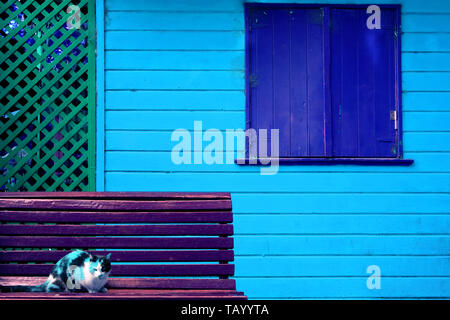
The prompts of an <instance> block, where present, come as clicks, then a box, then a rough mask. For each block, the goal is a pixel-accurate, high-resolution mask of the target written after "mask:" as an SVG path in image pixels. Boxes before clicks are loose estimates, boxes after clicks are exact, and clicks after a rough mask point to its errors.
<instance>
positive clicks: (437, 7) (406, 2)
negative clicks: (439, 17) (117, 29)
mask: <svg viewBox="0 0 450 320" xmlns="http://www.w3.org/2000/svg"><path fill="white" fill-rule="evenodd" d="M252 2H262V3H264V2H268V3H306V4H310V3H311V1H310V0H255V1H252ZM314 3H325V4H327V3H329V1H328V0H316V1H314ZM333 3H336V4H357V5H362V4H367V5H371V4H373V1H371V0H335V1H334V2H333ZM380 3H381V4H393V5H397V4H402V11H403V12H404V13H421V12H431V13H450V8H448V6H443V5H442V1H441V0H430V1H428V2H427V5H426V6H424V5H423V1H422V0H383V1H380ZM106 8H107V10H156V11H158V10H170V9H172V10H182V11H186V10H187V11H196V12H197V11H208V10H211V11H216V10H218V11H221V10H226V11H239V12H242V11H243V1H242V0H219V1H214V2H208V4H207V5H205V2H204V1H202V0H194V1H189V2H187V1H183V0H176V1H173V2H171V5H170V8H169V7H168V5H167V3H164V2H160V1H158V0H151V1H146V0H138V1H134V2H133V3H127V2H121V1H120V0H107V2H106Z"/></svg>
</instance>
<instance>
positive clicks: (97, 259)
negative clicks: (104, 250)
mask: <svg viewBox="0 0 450 320" xmlns="http://www.w3.org/2000/svg"><path fill="white" fill-rule="evenodd" d="M90 258H91V261H90V267H89V269H90V272H91V273H92V274H93V275H94V276H96V277H99V278H102V277H104V276H105V275H108V274H109V272H110V271H111V254H110V253H109V254H108V255H106V256H104V257H101V256H94V255H91V257H90Z"/></svg>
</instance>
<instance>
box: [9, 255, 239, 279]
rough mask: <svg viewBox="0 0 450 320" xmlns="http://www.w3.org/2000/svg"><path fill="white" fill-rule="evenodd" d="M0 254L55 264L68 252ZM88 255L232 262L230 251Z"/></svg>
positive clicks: (134, 259) (136, 259) (13, 259)
mask: <svg viewBox="0 0 450 320" xmlns="http://www.w3.org/2000/svg"><path fill="white" fill-rule="evenodd" d="M0 253H1V254H0V261H1V262H57V261H58V260H59V259H61V258H62V257H64V256H65V255H66V254H68V253H70V251H67V250H52V251H49V250H45V251H39V250H28V251H27V250H4V251H0ZM89 253H91V254H94V255H99V256H105V255H107V254H108V253H113V254H112V256H111V261H112V262H166V261H167V262H169V261H170V262H184V261H205V262H206V261H233V251H232V250H173V251H169V250H130V251H120V250H114V251H111V250H109V251H102V250H89ZM0 281H1V280H0Z"/></svg>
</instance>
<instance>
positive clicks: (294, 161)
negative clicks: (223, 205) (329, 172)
mask: <svg viewBox="0 0 450 320" xmlns="http://www.w3.org/2000/svg"><path fill="white" fill-rule="evenodd" d="M270 160H271V158H258V159H249V158H240V159H235V160H234V163H236V164H237V165H247V166H248V165H250V166H251V165H253V166H255V165H256V166H261V165H270V164H271V161H270ZM273 160H275V159H273ZM413 162H414V160H412V159H399V158H279V159H278V163H279V164H282V165H337V164H350V165H364V166H410V165H412V164H413Z"/></svg>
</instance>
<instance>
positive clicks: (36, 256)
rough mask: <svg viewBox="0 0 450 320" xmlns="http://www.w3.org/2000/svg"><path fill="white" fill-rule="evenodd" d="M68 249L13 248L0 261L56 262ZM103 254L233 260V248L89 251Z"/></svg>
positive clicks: (118, 258)
mask: <svg viewBox="0 0 450 320" xmlns="http://www.w3.org/2000/svg"><path fill="white" fill-rule="evenodd" d="M69 252H70V250H54V251H49V250H43V251H37V250H28V251H27V250H20V251H19V250H14V251H10V250H8V251H0V262H57V261H58V260H59V259H61V258H62V257H64V256H65V255H66V254H68V253H69ZM89 252H91V253H92V254H95V255H99V256H104V255H107V254H108V253H112V256H111V260H112V261H113V262H165V261H171V262H187V261H204V262H206V261H233V256H234V254H233V250H197V251H194V250H176V251H168V250H157V251H153V250H152V251H142V250H139V251H134V250H133V251H101V250H100V251H98V250H91V251H89Z"/></svg>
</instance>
